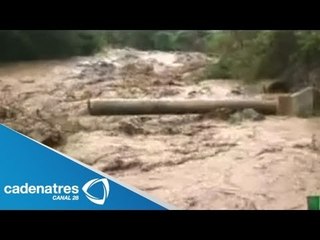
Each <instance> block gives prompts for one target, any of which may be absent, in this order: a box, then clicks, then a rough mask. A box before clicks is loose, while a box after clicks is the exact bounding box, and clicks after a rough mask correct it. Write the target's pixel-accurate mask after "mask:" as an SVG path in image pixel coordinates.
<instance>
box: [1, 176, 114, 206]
mask: <svg viewBox="0 0 320 240" xmlns="http://www.w3.org/2000/svg"><path fill="white" fill-rule="evenodd" d="M97 184H101V188H100V191H98V192H99V193H100V194H99V197H97V196H94V195H93V193H89V191H90V189H91V188H92V187H93V186H95V185H97ZM97 190H99V189H97V188H96V191H95V193H97ZM82 191H83V192H84V194H85V196H86V198H87V199H89V200H90V201H91V202H92V203H94V204H97V205H103V204H104V203H105V201H106V199H107V198H108V196H109V192H110V190H109V182H108V179H106V178H101V179H99V178H95V179H92V180H90V181H88V182H87V183H85V184H84V185H83V187H82ZM101 191H102V194H101ZM3 192H4V193H5V194H6V195H52V200H53V201H78V200H80V197H79V186H77V185H72V186H71V185H58V184H56V183H54V184H52V185H31V184H29V183H25V184H23V185H6V186H5V187H4V188H3Z"/></svg>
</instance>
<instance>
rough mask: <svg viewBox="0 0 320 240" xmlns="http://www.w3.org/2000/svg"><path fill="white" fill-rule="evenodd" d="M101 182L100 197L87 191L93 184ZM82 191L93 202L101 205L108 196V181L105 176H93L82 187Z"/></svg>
mask: <svg viewBox="0 0 320 240" xmlns="http://www.w3.org/2000/svg"><path fill="white" fill-rule="evenodd" d="M98 183H102V188H103V194H102V197H100V198H98V197H95V196H93V195H91V194H90V193H89V192H88V191H89V189H90V188H92V187H93V186H94V185H96V184H98ZM82 191H83V192H84V194H85V195H86V197H87V198H88V199H89V200H90V201H91V202H93V203H95V204H98V205H103V204H104V203H105V201H106V199H107V198H108V196H109V182H108V180H107V179H106V178H102V179H99V178H95V179H92V180H90V181H89V182H87V183H86V184H85V185H84V186H83V187H82Z"/></svg>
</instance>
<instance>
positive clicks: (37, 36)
mask: <svg viewBox="0 0 320 240" xmlns="http://www.w3.org/2000/svg"><path fill="white" fill-rule="evenodd" d="M105 45H108V46H113V47H132V48H137V49H141V50H161V51H200V52H205V53H207V54H208V55H211V56H216V57H218V58H219V62H218V63H216V64H211V65H209V66H208V67H207V71H206V77H207V78H213V79H214V78H226V79H228V78H233V79H245V80H250V81H254V80H259V79H265V78H282V79H285V80H288V79H293V81H302V80H301V79H306V78H308V77H306V76H307V75H308V74H309V73H310V72H312V71H313V70H314V69H317V68H318V69H320V68H319V67H320V31H258V30H256V31H240V30H239V31H203V30H201V31H200V30H195V31H186V30H180V31H173V30H162V31H155V30H148V31H147V30H145V31H142V30H137V31H133V30H130V31H129V30H128V31H76V30H65V31H63V30H55V31H53V30H33V31H30V30H1V31H0V61H2V62H3V61H15V60H31V59H52V58H65V57H70V56H78V55H90V54H94V53H95V52H97V51H99V50H101V48H102V47H103V46H105ZM307 80H309V78H308V79H307ZM319 81H320V79H319Z"/></svg>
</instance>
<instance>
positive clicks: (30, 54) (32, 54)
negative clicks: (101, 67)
mask: <svg viewBox="0 0 320 240" xmlns="http://www.w3.org/2000/svg"><path fill="white" fill-rule="evenodd" d="M102 45H103V38H102V37H101V33H95V32H91V31H66V30H65V31H63V30H43V31H42V30H1V31H0V61H15V60H31V59H48V58H49V59H50V58H51V59H52V58H65V57H69V56H74V55H89V54H92V53H94V52H96V51H98V50H99V49H100V48H101V46H102Z"/></svg>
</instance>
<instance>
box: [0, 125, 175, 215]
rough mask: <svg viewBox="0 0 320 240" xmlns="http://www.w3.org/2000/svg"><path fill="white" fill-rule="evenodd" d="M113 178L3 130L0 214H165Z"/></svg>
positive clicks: (162, 207) (156, 203)
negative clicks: (87, 212) (10, 212)
mask: <svg viewBox="0 0 320 240" xmlns="http://www.w3.org/2000/svg"><path fill="white" fill-rule="evenodd" d="M169 208H170V207H169V206H167V205H166V204H163V203H160V202H159V201H157V200H154V199H152V198H151V197H149V196H147V195H146V194H145V193H143V192H140V191H139V190H136V189H133V188H132V187H128V186H124V185H123V184H121V183H119V182H117V181H116V180H115V179H113V178H112V177H110V176H108V175H106V174H104V173H102V172H99V171H97V170H94V169H93V168H91V167H89V166H86V165H85V164H84V163H81V162H80V161H77V160H74V159H72V158H69V157H67V156H64V155H63V154H61V153H59V152H57V151H55V150H53V149H50V148H48V147H47V146H45V145H43V144H41V143H38V142H36V141H34V140H32V139H31V138H28V137H26V136H24V135H22V134H20V133H18V132H16V131H14V130H12V129H10V128H8V127H6V126H4V125H0V210H166V209H169Z"/></svg>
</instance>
